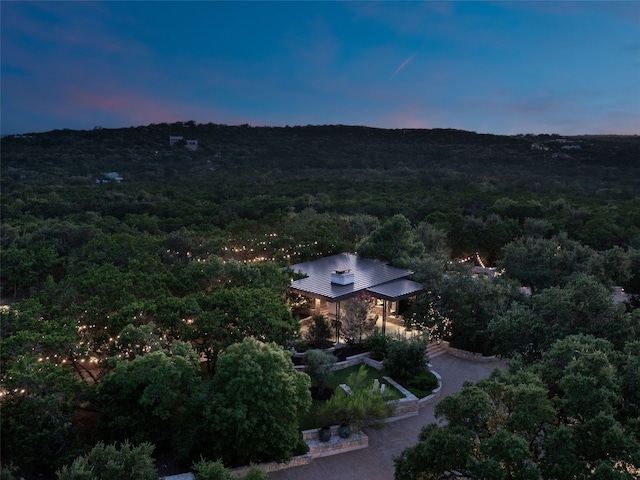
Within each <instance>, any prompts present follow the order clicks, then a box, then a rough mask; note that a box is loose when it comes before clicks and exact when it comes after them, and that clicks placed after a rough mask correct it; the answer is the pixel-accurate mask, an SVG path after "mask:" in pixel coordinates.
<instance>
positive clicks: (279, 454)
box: [208, 338, 311, 465]
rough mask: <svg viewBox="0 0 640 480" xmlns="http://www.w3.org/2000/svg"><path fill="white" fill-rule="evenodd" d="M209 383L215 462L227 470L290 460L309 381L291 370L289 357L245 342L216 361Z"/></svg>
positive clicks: (308, 397) (266, 346)
mask: <svg viewBox="0 0 640 480" xmlns="http://www.w3.org/2000/svg"><path fill="white" fill-rule="evenodd" d="M213 383H214V385H215V389H216V392H217V394H218V397H217V398H216V400H215V408H214V409H213V410H212V412H211V414H212V417H211V418H209V419H208V421H210V422H211V423H210V425H211V428H212V432H211V435H212V437H211V438H212V439H213V441H214V443H215V447H214V452H215V454H216V455H217V456H218V457H219V458H222V459H223V460H225V461H226V462H228V463H229V464H231V465H247V464H249V463H252V462H261V461H285V460H288V459H289V458H291V455H292V454H293V452H294V450H295V448H296V446H297V445H298V442H299V440H300V431H299V429H298V421H297V418H298V414H299V413H300V412H304V411H307V410H308V409H309V407H310V406H311V395H310V392H309V387H310V380H309V376H308V375H306V374H304V373H299V372H297V371H296V370H295V368H294V367H293V363H292V362H291V358H290V353H289V352H288V351H286V350H285V349H284V348H283V347H280V346H278V345H276V344H274V343H265V344H262V343H260V342H258V341H257V340H255V339H252V338H247V339H245V340H244V341H243V342H242V343H238V344H234V345H231V346H230V347H228V348H227V349H226V350H225V351H224V353H223V354H222V355H221V356H220V358H219V360H218V366H217V369H216V373H215V376H214V378H213Z"/></svg>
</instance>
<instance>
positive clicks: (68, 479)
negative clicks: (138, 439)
mask: <svg viewBox="0 0 640 480" xmlns="http://www.w3.org/2000/svg"><path fill="white" fill-rule="evenodd" d="M152 452H153V445H151V444H150V443H142V444H140V445H139V446H137V447H133V446H131V444H130V443H129V442H128V441H127V440H125V441H124V442H123V443H122V445H121V446H120V448H118V447H116V445H115V444H112V445H106V446H105V445H104V444H103V443H102V442H100V443H98V444H96V446H95V447H93V448H92V449H91V451H89V453H88V454H86V455H83V456H81V457H78V458H76V459H75V460H74V461H73V463H72V464H71V466H70V467H68V466H67V467H62V468H61V469H60V470H58V472H57V475H58V480H157V478H158V471H157V470H156V468H155V464H154V460H153V457H152V456H151V454H152Z"/></svg>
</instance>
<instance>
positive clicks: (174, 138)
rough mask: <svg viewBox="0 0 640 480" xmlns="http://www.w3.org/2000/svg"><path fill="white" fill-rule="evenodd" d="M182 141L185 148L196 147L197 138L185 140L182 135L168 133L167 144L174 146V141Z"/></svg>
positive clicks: (191, 148)
mask: <svg viewBox="0 0 640 480" xmlns="http://www.w3.org/2000/svg"><path fill="white" fill-rule="evenodd" d="M182 141H184V142H185V143H184V146H185V148H188V149H189V150H197V149H198V140H185V139H184V137H183V136H182V135H169V145H170V146H172V147H173V146H174V145H175V144H176V143H179V142H182Z"/></svg>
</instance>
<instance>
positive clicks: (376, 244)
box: [358, 214, 424, 265]
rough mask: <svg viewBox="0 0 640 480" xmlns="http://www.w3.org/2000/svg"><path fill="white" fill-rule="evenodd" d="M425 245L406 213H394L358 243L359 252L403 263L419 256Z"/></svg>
mask: <svg viewBox="0 0 640 480" xmlns="http://www.w3.org/2000/svg"><path fill="white" fill-rule="evenodd" d="M423 252H424V245H422V243H420V241H419V240H418V239H416V235H415V232H414V230H413V227H412V226H411V222H409V220H408V219H407V218H406V217H405V216H404V215H400V214H398V215H394V216H393V217H392V218H390V219H389V220H387V221H386V222H384V224H382V226H381V227H379V228H377V229H376V230H374V231H373V232H371V234H369V235H368V236H367V237H366V238H364V239H363V240H362V241H361V242H360V243H359V244H358V254H359V255H361V256H363V257H367V258H377V259H380V260H387V261H389V262H391V263H393V264H394V265H402V264H403V263H404V262H406V261H408V259H410V258H412V257H419V256H420V255H421V254H422V253H423Z"/></svg>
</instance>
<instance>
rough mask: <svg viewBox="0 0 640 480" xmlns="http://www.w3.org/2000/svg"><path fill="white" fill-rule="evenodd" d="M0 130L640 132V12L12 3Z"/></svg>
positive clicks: (477, 6)
mask: <svg viewBox="0 0 640 480" xmlns="http://www.w3.org/2000/svg"><path fill="white" fill-rule="evenodd" d="M0 8H1V12H0V13H1V22H2V25H1V35H2V38H1V40H2V42H1V66H2V70H1V74H2V76H1V84H0V85H1V102H2V103H1V117H0V130H1V133H2V134H13V133H28V132H40V131H47V130H52V129H58V128H71V129H91V128H93V127H94V126H98V125H100V126H102V127H105V128H117V127H129V126H137V125H147V124H150V123H162V122H174V121H186V120H195V121H196V122H198V123H208V122H213V123H224V124H229V125H237V124H244V123H248V124H250V125H254V126H261V125H272V126H284V125H292V126H293V125H309V124H311V125H324V124H344V125H366V126H371V127H382V128H458V129H464V130H471V131H476V132H482V133H496V134H517V133H559V134H565V135H571V134H599V133H615V134H640V2H636V1H626V2H615V1H605V2H591V1H575V2H562V1H560V2H557V1H554V2H551V1H543V2H523V1H510V2H417V1H412V2H391V1H387V2H364V1H360V2H337V1H325V2H302V1H290V2H271V1H262V2H243V1H236V2H206V1H201V2H170V1H166V2H148V1H144V2H129V1H112V2H88V1H83V2H39V3H37V2H25V1H19V2H10V1H4V0H3V1H2V2H1V3H0Z"/></svg>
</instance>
